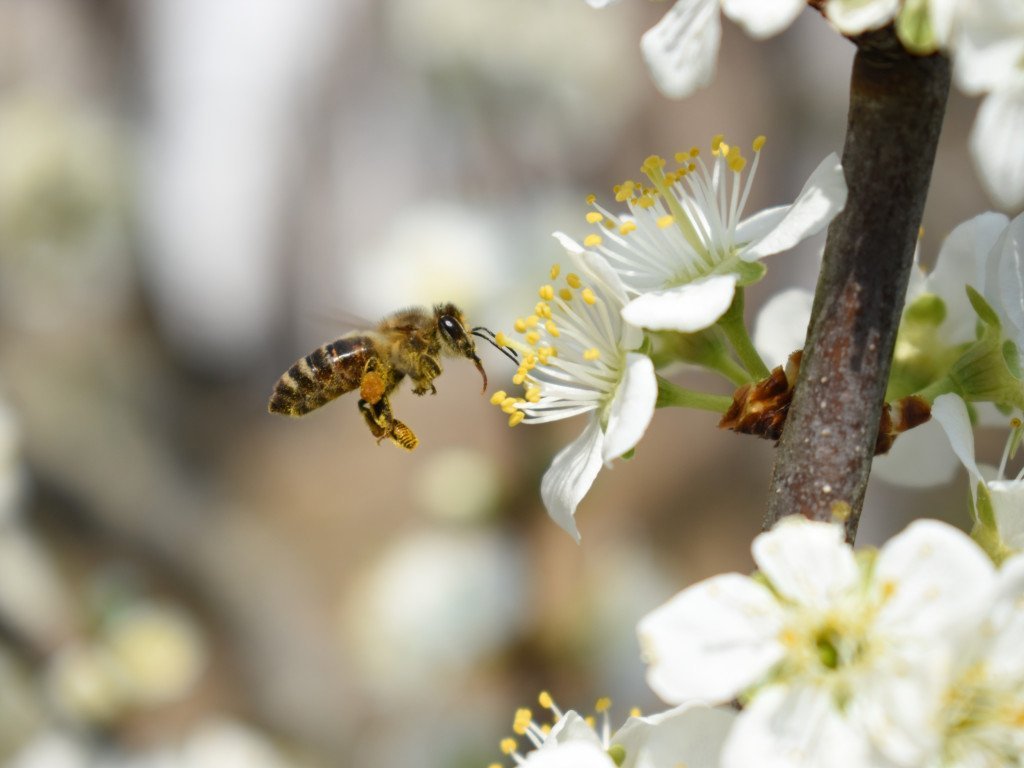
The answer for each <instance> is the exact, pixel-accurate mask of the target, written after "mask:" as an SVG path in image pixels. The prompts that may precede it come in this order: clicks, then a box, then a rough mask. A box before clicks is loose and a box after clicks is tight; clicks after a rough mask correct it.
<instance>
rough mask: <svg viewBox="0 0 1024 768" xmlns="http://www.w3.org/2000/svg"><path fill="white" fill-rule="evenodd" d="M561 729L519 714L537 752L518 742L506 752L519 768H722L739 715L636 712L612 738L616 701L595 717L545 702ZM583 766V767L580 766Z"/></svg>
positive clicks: (520, 728) (692, 707)
mask: <svg viewBox="0 0 1024 768" xmlns="http://www.w3.org/2000/svg"><path fill="white" fill-rule="evenodd" d="M539 701H540V704H541V706H543V707H544V708H545V709H548V710H550V712H551V714H552V717H553V718H554V720H555V723H554V724H553V725H552V726H551V727H547V726H542V725H540V724H539V723H537V722H536V721H534V719H533V713H532V712H531V711H530V710H529V709H526V708H524V709H520V710H518V711H517V712H516V716H515V720H514V722H513V730H514V731H515V733H516V734H517V735H518V736H521V737H525V739H526V740H527V741H528V742H529V743H530V745H531V746H532V747H533V749H532V750H531V751H529V752H527V753H526V754H525V755H523V754H520V753H519V751H518V749H519V745H518V743H517V742H516V740H515V739H513V738H508V739H505V740H504V741H502V744H501V748H502V751H503V752H504V753H505V754H507V755H510V756H512V758H513V759H514V760H515V761H516V764H517V765H529V766H534V767H536V766H540V765H543V766H546V767H548V768H563V767H564V768H590V767H591V766H593V768H614V767H617V768H676V767H677V766H680V765H685V766H687V768H717V766H718V764H719V756H720V752H721V749H722V744H723V743H724V741H725V737H726V735H727V734H728V732H729V729H730V727H731V726H732V724H733V721H734V720H735V717H736V715H735V713H734V712H732V711H730V710H727V709H716V708H713V707H709V706H706V705H703V704H686V705H683V706H679V707H675V708H673V709H670V710H668V711H666V712H661V713H659V714H656V715H650V716H647V717H642V716H640V714H639V712H633V713H632V714H631V715H630V717H629V718H628V719H627V720H626V722H625V724H623V726H622V727H621V728H619V729H618V730H616V731H614V732H612V730H611V722H610V718H609V711H610V707H611V700H610V699H607V698H602V699H599V700H598V701H597V705H596V707H595V709H596V710H597V713H598V715H599V716H600V724H599V725H598V720H597V718H595V717H583V716H581V715H579V714H578V713H576V712H574V711H572V710H570V711H568V712H565V713H562V712H561V711H560V710H559V709H558V707H557V706H555V704H554V702H553V701H552V699H551V696H550V695H549V694H547V693H542V694H541V695H540V697H539ZM577 760H578V761H579V762H577Z"/></svg>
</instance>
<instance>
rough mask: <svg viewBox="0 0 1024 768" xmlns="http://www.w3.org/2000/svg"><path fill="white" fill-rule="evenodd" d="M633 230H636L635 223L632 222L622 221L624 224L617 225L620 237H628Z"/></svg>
mask: <svg viewBox="0 0 1024 768" xmlns="http://www.w3.org/2000/svg"><path fill="white" fill-rule="evenodd" d="M634 230H636V222H635V221H632V220H629V221H624V222H622V224H620V225H619V234H620V235H628V234H629V233H630V232H633V231H634Z"/></svg>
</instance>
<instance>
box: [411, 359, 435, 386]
mask: <svg viewBox="0 0 1024 768" xmlns="http://www.w3.org/2000/svg"><path fill="white" fill-rule="evenodd" d="M419 363H420V364H419V370H418V371H417V372H416V374H415V376H413V381H414V382H415V386H414V387H413V390H412V391H413V392H414V393H415V394H417V395H425V394H427V392H430V394H432V395H436V394H437V387H435V386H434V379H436V378H437V377H438V376H440V375H441V363H440V362H438V360H437V358H436V357H431V356H430V355H422V356H421V357H420V361H419Z"/></svg>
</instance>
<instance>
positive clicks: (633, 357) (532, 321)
mask: <svg viewBox="0 0 1024 768" xmlns="http://www.w3.org/2000/svg"><path fill="white" fill-rule="evenodd" d="M556 237H557V238H558V239H559V241H560V242H561V243H562V245H563V246H565V249H566V251H567V253H568V256H569V258H570V260H571V261H572V263H573V264H574V265H575V267H576V268H577V269H578V270H579V274H577V273H569V274H568V275H567V276H566V278H565V285H564V287H562V288H559V289H557V290H556V289H555V287H554V286H553V285H545V286H543V287H542V288H541V289H540V297H541V301H540V303H538V304H537V306H536V307H535V312H534V314H532V315H530V316H529V317H526V318H520V319H519V320H517V321H516V331H517V332H519V333H520V334H522V337H523V341H513V340H511V339H509V338H508V337H506V336H505V335H504V334H501V335H500V336H499V343H501V344H503V345H505V346H509V347H511V348H513V349H516V350H518V351H520V352H521V353H522V355H523V359H522V364H521V365H520V369H519V371H518V372H517V373H516V375H515V376H514V377H513V379H512V381H513V382H514V383H516V384H523V385H524V386H525V388H526V392H525V395H524V397H523V398H513V397H508V396H507V395H506V394H505V393H504V392H497V393H495V395H494V396H493V397H492V398H491V402H492V403H495V404H496V405H500V406H501V407H502V410H504V411H505V412H506V413H508V414H509V415H510V418H509V423H510V424H512V425H515V424H518V423H519V422H521V421H522V422H526V423H528V424H542V423H545V422H549V421H555V420H557V419H566V418H569V417H570V416H577V415H581V414H587V415H588V417H589V420H588V422H587V426H586V428H585V429H584V430H583V434H581V435H580V436H579V438H577V439H576V440H575V441H574V442H572V443H570V444H569V445H568V446H567V447H566V448H564V449H562V451H561V452H559V453H558V455H557V456H555V458H554V460H553V461H552V462H551V466H550V467H549V468H548V471H547V472H546V473H545V474H544V479H543V480H542V481H541V497H542V498H543V500H544V505H545V507H547V510H548V513H549V514H550V515H551V517H552V519H554V521H555V522H556V523H558V524H559V525H560V526H562V527H563V528H564V529H565V530H566V531H568V532H569V533H570V534H572V535H573V537H574V538H576V540H577V541H579V538H580V535H579V531H578V530H577V528H576V523H575V521H574V520H573V516H574V515H575V513H576V507H577V505H578V504H579V503H580V501H581V500H582V499H583V497H584V496H585V495H586V493H587V491H588V490H589V489H590V486H591V485H592V484H593V482H594V478H595V477H597V473H598V471H599V470H600V468H601V465H602V463H605V464H610V463H611V461H612V459H614V458H616V457H618V456H621V455H622V454H624V453H626V452H627V451H630V450H632V449H633V448H634V447H635V446H636V444H637V443H638V442H639V441H640V438H641V437H642V436H643V434H644V431H645V430H646V429H647V425H648V424H649V423H650V421H651V418H652V417H653V415H654V406H655V402H656V401H657V397H658V382H657V377H656V376H655V373H654V365H653V363H652V362H651V359H650V358H649V357H647V356H646V355H644V354H641V353H640V352H638V351H636V350H637V349H638V348H639V347H640V345H641V344H642V343H643V332H642V331H641V330H640V329H639V328H635V327H633V326H631V325H629V324H627V323H625V322H624V321H623V320H622V317H621V310H622V307H623V306H624V305H625V303H626V291H625V287H624V286H623V285H622V281H621V280H620V279H619V277H618V275H617V274H616V273H615V271H614V270H612V269H611V268H610V267H609V266H608V265H607V264H606V263H605V261H604V260H603V259H602V258H601V257H600V256H598V255H597V254H595V253H591V252H589V251H586V250H584V249H583V248H581V247H580V246H579V245H577V244H576V243H575V242H573V241H572V240H571V239H569V238H568V237H565V236H564V235H561V234H556ZM558 275H559V270H558V267H554V268H552V279H553V280H554V279H555V278H557V277H558ZM524 342H525V343H524Z"/></svg>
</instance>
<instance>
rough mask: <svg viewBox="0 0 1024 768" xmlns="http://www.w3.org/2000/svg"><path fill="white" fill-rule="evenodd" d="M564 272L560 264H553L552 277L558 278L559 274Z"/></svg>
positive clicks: (553, 278)
mask: <svg viewBox="0 0 1024 768" xmlns="http://www.w3.org/2000/svg"><path fill="white" fill-rule="evenodd" d="M561 272H562V268H561V267H560V266H559V265H558V264H552V265H551V279H552V280H557V279H558V275H559V274H560V273H561Z"/></svg>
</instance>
